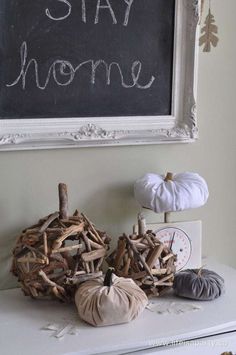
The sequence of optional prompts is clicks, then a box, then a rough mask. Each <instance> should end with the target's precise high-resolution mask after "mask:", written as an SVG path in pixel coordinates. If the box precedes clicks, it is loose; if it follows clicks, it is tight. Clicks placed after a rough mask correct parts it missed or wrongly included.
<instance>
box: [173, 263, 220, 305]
mask: <svg viewBox="0 0 236 355" xmlns="http://www.w3.org/2000/svg"><path fill="white" fill-rule="evenodd" d="M173 288H174V292H175V294H176V295H177V296H180V297H185V298H190V299H194V300H200V301H210V300H214V299H215V298H217V297H219V296H220V295H221V294H222V293H224V291H225V286H224V279H223V278H222V277H221V276H219V275H218V274H217V273H215V272H214V271H210V270H207V269H198V270H197V269H188V270H183V271H181V272H179V273H177V274H176V275H175V279H174V285H173Z"/></svg>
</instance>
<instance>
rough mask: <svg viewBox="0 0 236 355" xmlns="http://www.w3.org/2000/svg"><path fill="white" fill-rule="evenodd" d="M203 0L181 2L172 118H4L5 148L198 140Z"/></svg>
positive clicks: (0, 131)
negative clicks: (199, 36)
mask: <svg viewBox="0 0 236 355" xmlns="http://www.w3.org/2000/svg"><path fill="white" fill-rule="evenodd" d="M200 2H201V0H176V13H175V34H174V38H175V43H174V61H173V83H172V113H171V115H170V116H136V117H106V118H104V117H94V118H91V117H89V118H50V119H47V118H43V119H0V150H2V151H3V150H24V149H50V148H67V147H68V148H73V147H89V146H98V147H99V146H114V145H139V144H160V143H178V142H193V141H195V139H196V138H197V137H198V128H197V118H196V81H197V80H196V79H197V57H198V44H197V38H198V31H199V26H198V24H199V18H200V7H201V6H200V5H201V4H200Z"/></svg>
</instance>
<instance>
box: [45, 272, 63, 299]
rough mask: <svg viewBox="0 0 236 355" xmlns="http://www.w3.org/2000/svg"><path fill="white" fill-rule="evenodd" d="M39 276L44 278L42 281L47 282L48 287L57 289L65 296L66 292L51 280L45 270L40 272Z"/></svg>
mask: <svg viewBox="0 0 236 355" xmlns="http://www.w3.org/2000/svg"><path fill="white" fill-rule="evenodd" d="M39 276H41V277H42V279H43V280H44V281H45V282H46V284H47V285H49V286H52V287H56V288H57V289H58V290H60V291H61V292H62V293H63V294H65V290H64V288H63V287H62V286H60V285H58V284H57V283H56V282H54V281H52V280H50V279H49V278H48V277H47V275H46V274H45V272H44V271H43V270H40V271H39Z"/></svg>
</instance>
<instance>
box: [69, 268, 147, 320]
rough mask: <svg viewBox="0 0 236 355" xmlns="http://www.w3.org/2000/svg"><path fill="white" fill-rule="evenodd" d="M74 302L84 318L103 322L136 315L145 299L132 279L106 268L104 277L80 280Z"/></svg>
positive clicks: (126, 318)
mask: <svg viewBox="0 0 236 355" xmlns="http://www.w3.org/2000/svg"><path fill="white" fill-rule="evenodd" d="M104 284H105V285H104ZM75 303H76V306H77V309H78V313H79V316H80V317H81V318H82V319H83V320H84V321H85V322H87V323H89V324H91V325H94V326H105V325H113V324H121V323H127V322H130V321H132V320H133V319H135V318H137V317H138V315H139V314H140V313H141V312H142V311H143V310H144V309H145V307H146V305H147V303H148V299H147V296H146V295H145V293H144V292H143V291H142V290H141V288H140V287H138V286H137V285H136V284H135V282H134V281H133V280H131V279H126V278H123V277H117V276H116V275H114V274H113V275H111V272H108V274H107V275H106V277H105V279H104V278H103V277H101V278H99V279H94V280H91V281H87V282H85V283H83V284H82V285H81V286H80V287H79V288H78V290H77V292H76V294H75Z"/></svg>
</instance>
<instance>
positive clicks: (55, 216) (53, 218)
mask: <svg viewBox="0 0 236 355" xmlns="http://www.w3.org/2000/svg"><path fill="white" fill-rule="evenodd" d="M58 217H59V213H58V212H55V213H53V214H51V215H50V216H49V217H48V219H47V220H46V221H45V222H44V223H43V225H42V226H41V227H40V228H39V233H40V234H42V233H44V232H45V230H46V229H47V228H48V227H49V226H50V224H51V223H52V222H53V221H55V219H57V218H58Z"/></svg>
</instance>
